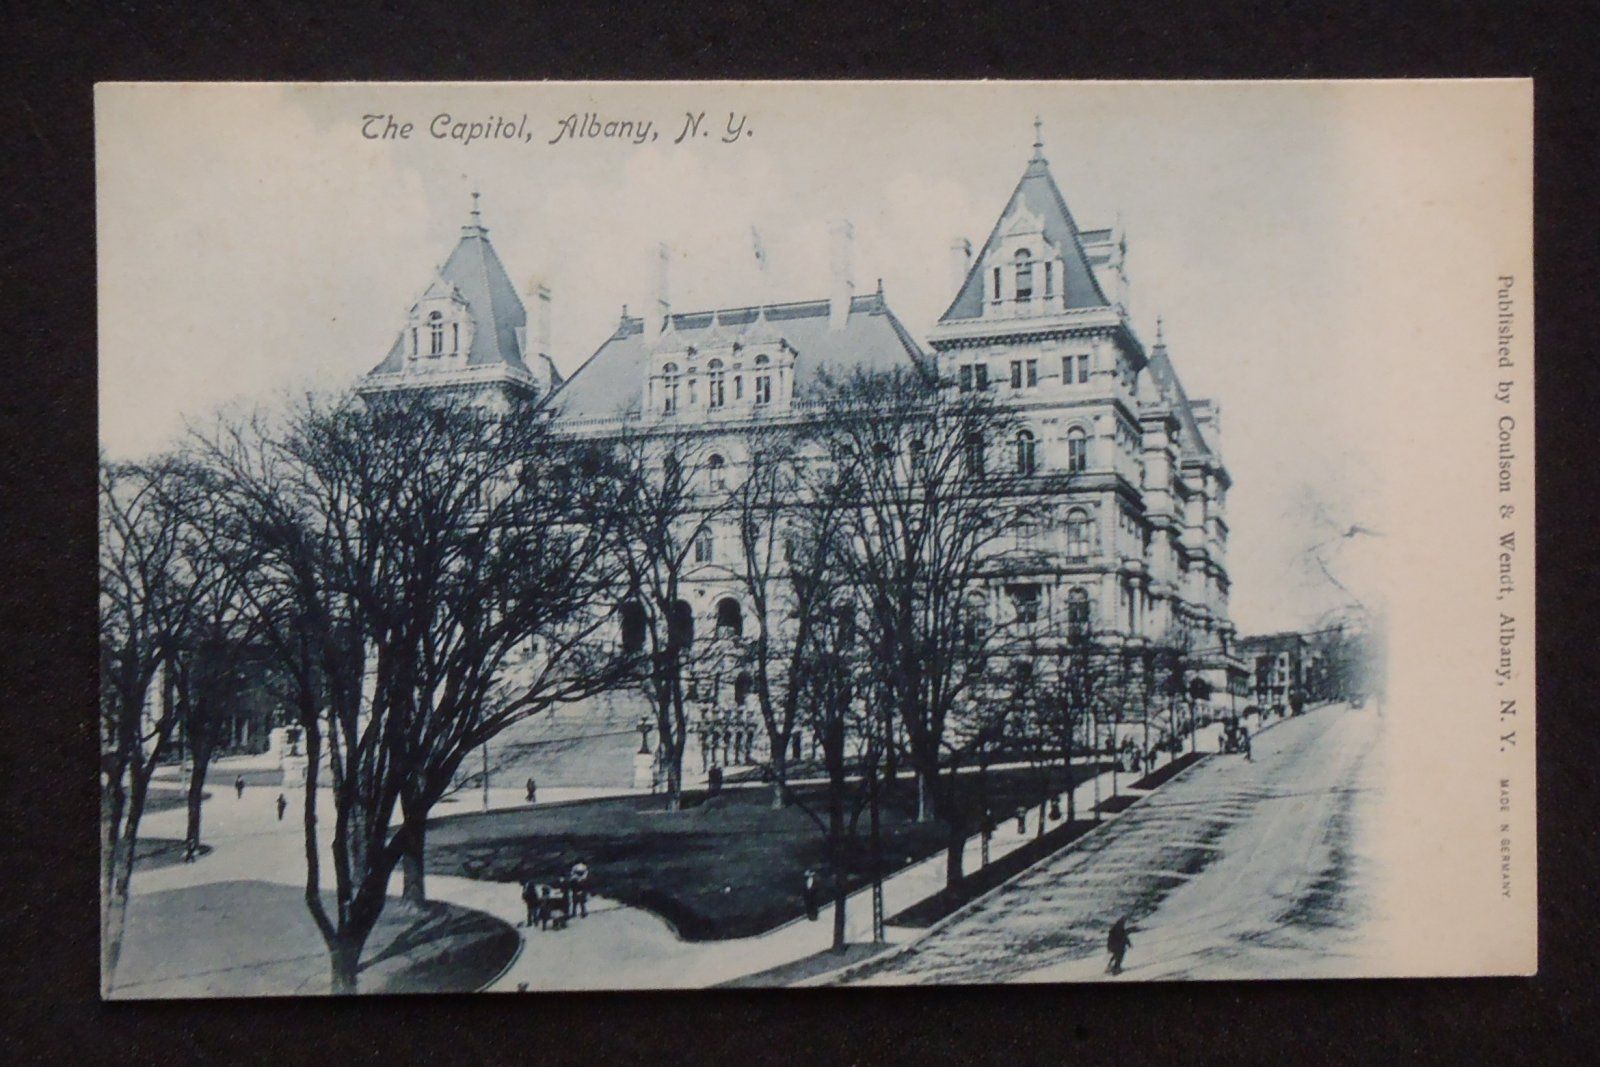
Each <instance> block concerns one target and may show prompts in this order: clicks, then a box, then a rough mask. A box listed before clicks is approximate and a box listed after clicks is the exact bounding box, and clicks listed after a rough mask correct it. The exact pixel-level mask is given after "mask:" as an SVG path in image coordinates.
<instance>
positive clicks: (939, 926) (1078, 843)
mask: <svg viewBox="0 0 1600 1067" xmlns="http://www.w3.org/2000/svg"><path fill="white" fill-rule="evenodd" d="M1213 755H1215V753H1212V752H1202V753H1199V756H1200V758H1199V759H1197V760H1195V761H1194V762H1193V763H1191V764H1189V766H1187V767H1185V768H1184V769H1183V770H1181V771H1179V772H1178V773H1177V774H1175V775H1173V776H1172V777H1171V778H1168V779H1167V780H1166V781H1165V782H1162V783H1161V784H1160V785H1158V786H1156V788H1154V789H1152V790H1150V791H1149V792H1147V793H1145V794H1144V795H1143V796H1141V797H1139V798H1138V799H1137V800H1135V801H1134V802H1133V803H1132V804H1129V805H1128V806H1127V807H1125V808H1123V809H1122V810H1121V811H1118V812H1113V813H1111V814H1110V815H1108V816H1106V817H1105V818H1104V819H1103V820H1101V823H1100V825H1099V826H1096V827H1094V828H1093V829H1092V830H1089V831H1088V832H1086V833H1084V834H1083V835H1082V836H1081V837H1078V838H1076V839H1074V840H1072V841H1069V842H1067V843H1066V844H1065V845H1063V846H1061V848H1059V849H1057V850H1056V851H1054V852H1052V853H1050V854H1049V855H1048V856H1041V857H1040V858H1039V861H1038V862H1037V863H1033V864H1030V865H1028V866H1027V867H1024V868H1023V869H1022V870H1020V871H1018V872H1017V873H1016V874H1014V875H1012V876H1011V877H1010V878H1007V879H1006V880H1005V881H1003V882H1001V883H1000V884H999V885H997V886H994V887H993V888H991V889H989V890H987V891H986V892H983V893H980V894H978V895H977V896H975V897H973V898H972V899H971V900H969V901H967V902H966V903H965V904H963V905H961V907H959V908H957V909H956V910H955V911H953V912H951V913H950V914H949V915H946V916H945V917H944V918H942V919H940V920H939V921H938V922H936V923H934V924H933V925H932V926H929V927H928V928H927V929H926V930H924V931H922V933H920V934H918V935H917V936H916V937H913V938H911V939H910V940H909V941H906V942H903V943H902V944H899V945H896V946H895V947H894V948H893V949H891V950H890V951H888V952H885V953H883V954H881V955H878V956H874V957H873V958H872V959H870V960H862V961H861V962H860V963H855V964H851V965H850V966H848V967H844V968H842V969H840V970H838V971H835V972H833V974H832V976H831V977H832V978H836V979H837V978H845V977H847V976H848V975H849V974H851V973H852V972H853V971H856V970H861V969H864V968H867V967H870V966H874V965H877V964H882V963H887V962H891V961H893V960H895V959H897V958H899V957H900V956H903V955H905V954H906V953H907V952H909V951H910V950H911V949H912V948H914V947H916V946H917V945H919V944H921V943H922V942H923V941H924V940H926V939H927V938H929V937H932V936H933V935H934V934H936V933H938V932H939V931H941V930H943V929H944V928H945V927H946V926H949V925H950V924H951V923H953V922H955V921H956V920H957V919H960V918H963V917H965V916H966V915H967V913H968V912H970V911H972V910H973V909H975V908H977V907H978V905H980V904H982V903H984V902H985V901H987V900H988V899H989V898H990V897H992V896H994V895H995V894H996V893H999V892H1001V891H1002V890H1004V889H1006V888H1007V887H1008V886H1010V885H1011V884H1012V883H1014V882H1016V881H1018V880H1019V879H1021V878H1024V877H1026V876H1027V875H1028V874H1029V873H1030V872H1031V871H1033V869H1034V868H1035V867H1038V866H1039V864H1040V863H1044V862H1045V861H1046V860H1050V859H1054V858H1055V857H1057V856H1060V855H1064V854H1066V853H1069V852H1073V851H1075V850H1077V849H1078V848H1081V847H1082V845H1083V843H1084V842H1085V841H1088V840H1090V839H1092V838H1094V837H1095V836H1096V835H1098V834H1101V833H1103V832H1104V831H1105V830H1106V828H1107V827H1109V826H1111V825H1112V824H1113V823H1115V822H1116V821H1117V820H1118V819H1119V818H1121V817H1122V816H1123V815H1125V814H1127V813H1128V812H1130V811H1132V810H1133V809H1134V808H1136V807H1138V806H1139V805H1140V804H1142V803H1144V801H1145V800H1147V799H1148V798H1149V797H1151V796H1153V795H1155V794H1156V793H1158V792H1160V791H1161V790H1162V789H1163V788H1165V787H1166V786H1169V785H1171V784H1172V783H1173V782H1176V781H1179V780H1181V779H1182V778H1183V777H1184V776H1186V775H1187V774H1189V772H1190V771H1192V770H1194V769H1195V768H1196V767H1199V766H1201V765H1202V764H1204V763H1205V762H1206V760H1208V759H1210V758H1211V757H1212V756H1213ZM819 984H820V983H819Z"/></svg>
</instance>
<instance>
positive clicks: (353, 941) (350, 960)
mask: <svg viewBox="0 0 1600 1067" xmlns="http://www.w3.org/2000/svg"><path fill="white" fill-rule="evenodd" d="M365 940H366V938H364V937H363V938H360V939H357V938H356V936H355V935H354V934H352V933H343V934H340V935H339V936H338V937H337V938H336V939H335V941H334V943H333V947H332V948H331V949H330V950H329V958H330V959H331V961H332V964H333V974H332V982H331V985H330V987H329V992H331V993H332V994H333V995H334V996H336V997H340V996H353V995H354V994H355V993H356V992H357V990H356V979H357V976H358V974H359V972H360V967H361V943H362V942H363V941H365Z"/></svg>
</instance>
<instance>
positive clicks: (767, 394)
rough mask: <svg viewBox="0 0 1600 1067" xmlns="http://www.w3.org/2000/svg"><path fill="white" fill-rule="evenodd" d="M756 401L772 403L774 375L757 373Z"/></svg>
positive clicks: (758, 402)
mask: <svg viewBox="0 0 1600 1067" xmlns="http://www.w3.org/2000/svg"><path fill="white" fill-rule="evenodd" d="M756 403H757V404H770V403H772V377H771V376H770V375H767V374H758V375H756Z"/></svg>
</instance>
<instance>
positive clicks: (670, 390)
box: [661, 363, 678, 415]
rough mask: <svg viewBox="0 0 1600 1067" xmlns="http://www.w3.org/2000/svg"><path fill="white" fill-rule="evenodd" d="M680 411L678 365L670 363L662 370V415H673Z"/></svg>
mask: <svg viewBox="0 0 1600 1067" xmlns="http://www.w3.org/2000/svg"><path fill="white" fill-rule="evenodd" d="M677 410H678V365H677V364H676V363H668V364H667V365H666V366H664V367H662V368H661V414H663V415H671V414H674V413H675V412H676V411H677Z"/></svg>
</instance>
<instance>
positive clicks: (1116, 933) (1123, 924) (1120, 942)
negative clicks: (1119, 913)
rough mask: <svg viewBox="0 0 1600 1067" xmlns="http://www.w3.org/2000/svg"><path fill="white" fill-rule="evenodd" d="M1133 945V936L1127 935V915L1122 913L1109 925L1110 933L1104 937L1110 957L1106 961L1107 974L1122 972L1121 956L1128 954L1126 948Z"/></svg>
mask: <svg viewBox="0 0 1600 1067" xmlns="http://www.w3.org/2000/svg"><path fill="white" fill-rule="evenodd" d="M1132 946H1133V938H1131V937H1129V936H1128V917H1127V916H1126V915H1124V916H1123V917H1122V918H1120V919H1118V920H1117V921H1116V922H1115V923H1113V924H1112V926H1111V933H1110V934H1109V935H1108V936H1107V937H1106V951H1107V952H1109V953H1111V959H1110V960H1109V961H1108V962H1107V963H1106V973H1107V974H1112V975H1116V974H1121V973H1122V957H1124V956H1126V955H1127V954H1128V949H1129V948H1131V947H1132Z"/></svg>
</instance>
